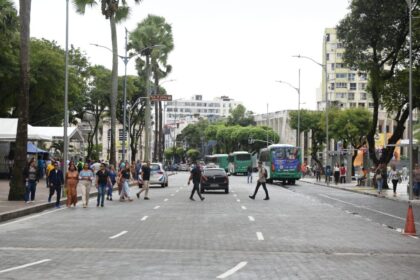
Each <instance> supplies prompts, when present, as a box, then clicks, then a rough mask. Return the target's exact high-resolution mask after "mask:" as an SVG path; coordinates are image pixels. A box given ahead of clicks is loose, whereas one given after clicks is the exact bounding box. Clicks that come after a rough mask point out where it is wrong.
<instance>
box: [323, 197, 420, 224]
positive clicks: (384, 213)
mask: <svg viewBox="0 0 420 280" xmlns="http://www.w3.org/2000/svg"><path fill="white" fill-rule="evenodd" d="M320 196H323V197H326V198H329V199H331V200H335V201H338V202H341V203H344V204H348V205H351V206H354V207H357V208H360V209H366V210H369V211H372V212H375V213H379V214H382V215H385V216H388V217H391V218H395V219H398V220H401V221H405V219H404V218H401V217H398V216H395V215H392V214H389V213H386V212H382V211H379V210H375V209H372V208H369V207H366V206H361V205H357V204H354V203H351V202H347V201H344V200H341V199H338V198H333V197H331V196H328V195H325V194H320ZM415 224H417V225H420V224H419V223H415Z"/></svg>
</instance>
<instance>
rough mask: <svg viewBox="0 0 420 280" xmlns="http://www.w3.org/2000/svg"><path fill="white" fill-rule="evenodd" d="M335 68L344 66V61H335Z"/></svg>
mask: <svg viewBox="0 0 420 280" xmlns="http://www.w3.org/2000/svg"><path fill="white" fill-rule="evenodd" d="M335 68H336V69H340V68H344V63H336V64H335Z"/></svg>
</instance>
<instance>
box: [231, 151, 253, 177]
mask: <svg viewBox="0 0 420 280" xmlns="http://www.w3.org/2000/svg"><path fill="white" fill-rule="evenodd" d="M228 161H229V166H228V170H229V173H230V174H233V175H236V174H238V173H242V174H246V173H247V170H248V166H252V158H251V154H250V153H248V152H243V151H238V152H233V153H231V154H229V157H228Z"/></svg>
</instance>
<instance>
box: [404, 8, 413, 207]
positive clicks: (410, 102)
mask: <svg viewBox="0 0 420 280" xmlns="http://www.w3.org/2000/svg"><path fill="white" fill-rule="evenodd" d="M406 2H407V5H408V14H409V37H410V45H409V46H410V54H409V55H410V66H409V68H408V71H409V72H408V73H409V74H408V75H409V76H408V110H409V119H408V141H409V143H408V157H409V162H410V163H409V164H410V168H409V169H408V170H409V178H408V184H409V186H410V188H409V200H413V71H412V68H413V53H412V51H413V50H412V35H413V33H412V18H413V16H412V13H413V2H411V0H406Z"/></svg>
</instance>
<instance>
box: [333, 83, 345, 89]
mask: <svg viewBox="0 0 420 280" xmlns="http://www.w3.org/2000/svg"><path fill="white" fill-rule="evenodd" d="M335 87H336V88H347V83H336V84H335Z"/></svg>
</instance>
